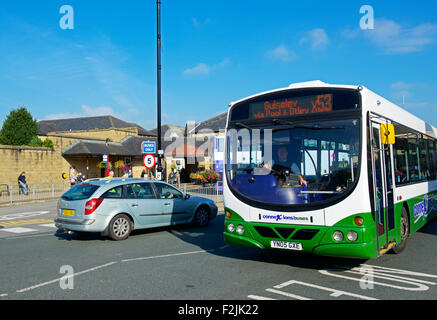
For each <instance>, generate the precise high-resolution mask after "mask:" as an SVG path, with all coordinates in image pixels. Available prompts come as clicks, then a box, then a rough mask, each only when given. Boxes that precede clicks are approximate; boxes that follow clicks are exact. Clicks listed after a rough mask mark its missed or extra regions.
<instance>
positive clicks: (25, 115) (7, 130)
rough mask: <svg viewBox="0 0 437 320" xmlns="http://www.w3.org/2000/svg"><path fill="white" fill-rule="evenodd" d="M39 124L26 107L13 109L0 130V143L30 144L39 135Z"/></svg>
mask: <svg viewBox="0 0 437 320" xmlns="http://www.w3.org/2000/svg"><path fill="white" fill-rule="evenodd" d="M38 131H39V126H38V123H37V122H36V120H35V119H33V118H32V115H31V114H30V113H29V111H27V109H26V108H25V107H20V108H18V109H14V110H12V111H11V112H10V113H9V115H8V116H7V117H6V120H5V122H4V123H3V127H2V129H1V131H0V144H6V145H14V146H21V145H29V144H30V142H31V141H32V139H33V138H34V137H36V136H37V135H38Z"/></svg>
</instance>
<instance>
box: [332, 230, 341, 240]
mask: <svg viewBox="0 0 437 320" xmlns="http://www.w3.org/2000/svg"><path fill="white" fill-rule="evenodd" d="M332 237H333V238H334V240H335V241H337V242H340V241H343V239H344V236H343V233H342V232H341V231H334V233H333V234H332Z"/></svg>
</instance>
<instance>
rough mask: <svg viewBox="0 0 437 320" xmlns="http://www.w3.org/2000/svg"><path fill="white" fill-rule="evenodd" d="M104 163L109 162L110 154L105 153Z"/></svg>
mask: <svg viewBox="0 0 437 320" xmlns="http://www.w3.org/2000/svg"><path fill="white" fill-rule="evenodd" d="M103 163H108V155H107V154H104V155H103Z"/></svg>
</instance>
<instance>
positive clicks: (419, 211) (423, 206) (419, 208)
mask: <svg viewBox="0 0 437 320" xmlns="http://www.w3.org/2000/svg"><path fill="white" fill-rule="evenodd" d="M430 207H431V208H432V207H433V201H432V199H429V200H428V196H425V197H424V198H423V201H422V202H419V203H417V204H415V205H414V218H415V219H416V220H414V223H416V222H417V221H419V220H420V218H421V217H423V218H424V219H425V218H426V217H427V216H428V215H427V212H428V209H429V208H430Z"/></svg>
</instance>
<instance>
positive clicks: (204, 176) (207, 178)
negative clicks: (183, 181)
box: [197, 169, 220, 183]
mask: <svg viewBox="0 0 437 320" xmlns="http://www.w3.org/2000/svg"><path fill="white" fill-rule="evenodd" d="M197 176H198V178H199V180H200V182H201V183H216V182H217V181H219V179H220V174H219V173H218V172H215V171H214V170H208V169H206V170H204V171H200V172H198V173H197Z"/></svg>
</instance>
